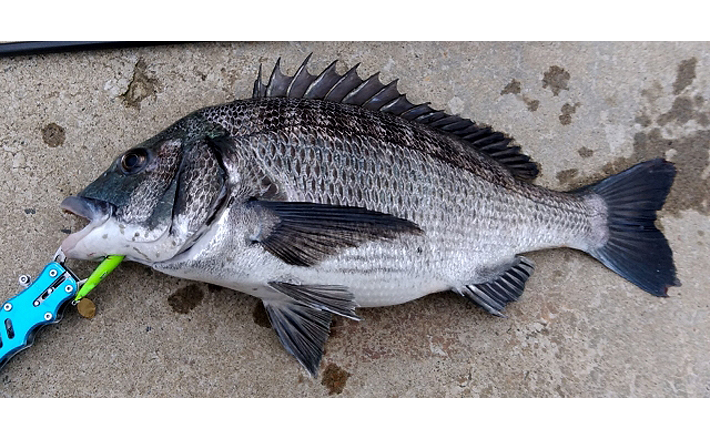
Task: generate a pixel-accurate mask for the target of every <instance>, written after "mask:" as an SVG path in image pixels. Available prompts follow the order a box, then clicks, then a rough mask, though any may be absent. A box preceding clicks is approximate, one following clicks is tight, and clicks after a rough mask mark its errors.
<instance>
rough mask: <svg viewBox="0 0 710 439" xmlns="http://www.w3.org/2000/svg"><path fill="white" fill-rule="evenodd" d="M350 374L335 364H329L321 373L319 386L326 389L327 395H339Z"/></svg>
mask: <svg viewBox="0 0 710 439" xmlns="http://www.w3.org/2000/svg"><path fill="white" fill-rule="evenodd" d="M350 376H351V375H350V373H349V372H348V371H347V370H345V369H343V368H341V367H340V366H338V365H337V364H335V363H330V364H328V366H326V368H325V371H323V379H322V380H321V384H323V385H324V386H325V387H327V388H328V394H329V395H336V394H337V395H340V394H341V393H343V389H345V384H346V383H347V382H348V378H350Z"/></svg>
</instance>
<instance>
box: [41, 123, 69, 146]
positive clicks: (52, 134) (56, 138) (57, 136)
mask: <svg viewBox="0 0 710 439" xmlns="http://www.w3.org/2000/svg"><path fill="white" fill-rule="evenodd" d="M64 140H66V134H65V133H64V128H62V127H60V126H59V125H57V124H56V123H54V122H52V123H50V124H47V126H45V127H44V128H42V141H43V142H44V143H46V144H47V145H48V146H50V147H52V148H54V147H57V146H59V145H61V144H63V143H64Z"/></svg>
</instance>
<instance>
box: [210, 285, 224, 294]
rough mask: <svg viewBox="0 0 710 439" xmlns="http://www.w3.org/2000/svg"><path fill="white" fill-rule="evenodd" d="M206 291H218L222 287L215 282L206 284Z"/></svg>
mask: <svg viewBox="0 0 710 439" xmlns="http://www.w3.org/2000/svg"><path fill="white" fill-rule="evenodd" d="M207 291H209V292H210V293H218V292H220V291H222V287H221V286H219V285H215V284H207Z"/></svg>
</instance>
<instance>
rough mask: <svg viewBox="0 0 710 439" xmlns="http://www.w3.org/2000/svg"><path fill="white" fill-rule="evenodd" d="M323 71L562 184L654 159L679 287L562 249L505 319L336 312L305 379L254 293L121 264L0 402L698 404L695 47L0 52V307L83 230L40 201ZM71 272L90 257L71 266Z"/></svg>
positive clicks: (703, 387)
mask: <svg viewBox="0 0 710 439" xmlns="http://www.w3.org/2000/svg"><path fill="white" fill-rule="evenodd" d="M310 52H314V55H313V58H312V61H311V62H312V67H311V71H312V72H313V71H316V70H317V71H320V70H321V69H323V68H325V67H326V66H327V65H328V64H329V63H330V62H331V61H332V60H333V59H336V58H337V59H340V60H341V61H342V63H341V64H340V65H339V71H340V72H343V71H345V69H346V68H349V67H351V66H353V65H354V64H356V63H358V62H360V63H362V65H361V67H360V72H361V75H363V76H365V75H369V74H371V73H374V72H376V71H381V72H382V74H381V79H382V80H383V81H385V82H387V81H389V80H392V79H394V78H400V82H399V88H400V90H401V91H402V92H405V93H407V96H408V98H409V99H410V100H411V101H413V102H414V101H418V102H422V101H431V102H432V107H435V108H440V109H445V110H447V111H449V112H452V113H457V114H460V115H462V116H465V117H469V118H472V119H474V120H477V121H480V122H484V123H487V124H490V125H492V126H493V127H494V128H495V129H497V130H501V131H503V132H506V133H508V134H510V135H511V136H513V137H514V138H515V139H516V140H517V141H518V143H520V144H521V145H522V146H523V147H524V151H525V152H526V153H528V154H530V155H531V156H532V157H533V159H534V160H536V161H537V162H539V163H540V166H541V169H542V173H541V175H540V177H539V178H538V180H537V183H538V184H541V185H544V186H546V187H549V188H553V189H559V190H566V189H571V188H575V187H578V186H580V185H583V184H586V183H589V182H591V181H594V180H596V179H599V178H601V177H603V176H606V175H609V174H611V173H614V172H618V171H621V170H623V169H625V168H626V167H628V166H630V165H632V164H634V163H637V162H639V161H642V160H646V159H650V158H654V157H658V156H661V157H666V158H667V159H669V160H671V161H673V162H675V163H676V164H677V167H678V176H677V178H676V183H675V186H674V187H673V190H672V191H671V194H670V196H669V198H668V202H667V204H666V207H665V208H664V210H663V211H662V212H661V213H660V215H659V224H660V227H662V229H663V230H664V233H665V234H666V236H667V237H668V240H669V241H670V245H671V247H672V248H673V250H674V254H675V261H676V265H677V268H678V276H679V278H680V279H681V281H682V282H683V286H682V287H680V288H672V289H671V290H670V291H669V294H670V296H671V297H670V298H666V299H662V298H657V297H653V296H651V295H649V294H646V293H644V292H643V291H641V290H640V289H638V288H636V287H634V286H633V285H631V284H630V283H628V282H626V281H625V280H624V279H622V278H620V277H619V276H617V275H616V274H614V273H612V272H611V271H609V270H608V269H606V268H605V267H603V266H602V265H601V264H599V263H598V262H596V261H594V260H593V259H592V258H590V257H588V256H586V255H584V254H582V253H579V252H576V251H572V250H567V249H561V250H550V251H544V252H537V253H533V254H529V255H528V257H530V258H531V259H532V260H534V261H535V262H536V264H537V270H536V272H535V274H534V275H533V277H532V278H531V279H530V281H529V282H528V285H527V288H526V291H525V294H523V296H522V298H521V300H520V301H519V302H516V303H513V304H511V305H509V306H508V308H507V314H508V316H509V318H507V319H502V318H495V317H491V316H490V315H488V314H486V313H485V312H484V311H482V310H481V309H478V308H476V307H475V306H473V305H471V304H469V303H467V302H466V301H465V300H464V299H463V298H460V297H457V296H455V295H453V294H439V295H433V296H429V297H426V298H423V299H420V300H417V301H414V302H410V303H407V304H404V305H399V306H394V307H390V308H374V309H361V310H359V311H358V313H359V314H360V315H361V316H362V317H363V320H362V321H361V322H353V321H350V320H346V319H342V318H336V325H335V327H334V328H333V335H332V336H331V338H330V339H329V341H328V342H327V344H326V353H325V356H324V359H323V363H322V365H321V369H320V374H319V376H318V377H317V378H315V379H313V378H310V377H309V376H308V375H307V374H306V372H305V371H304V370H303V369H302V368H301V367H300V366H299V365H298V364H297V362H296V361H295V360H294V359H293V358H292V357H291V356H289V355H288V354H287V353H286V352H285V351H284V349H283V348H282V347H281V346H280V344H279V342H278V340H277V338H276V336H275V334H274V333H273V330H272V329H270V328H269V327H268V326H269V325H268V320H267V319H266V318H265V316H264V311H263V308H262V307H261V305H260V303H259V302H258V301H257V299H254V298H252V297H250V296H247V295H244V294H241V293H236V292H232V291H228V290H224V289H221V288H215V287H212V286H207V285H204V284H199V283H195V282H190V281H185V280H180V279H176V278H171V277H168V276H164V275H162V274H160V273H156V272H153V271H152V270H150V269H149V268H146V267H144V266H140V265H137V264H130V263H126V264H123V265H122V266H120V267H119V268H118V269H117V270H116V271H115V272H114V273H113V274H112V275H111V276H109V277H108V278H107V279H106V281H105V282H104V283H102V284H101V285H100V286H99V287H98V288H97V289H96V290H95V291H94V292H93V293H92V296H91V297H92V299H93V300H94V301H95V303H96V306H97V314H96V317H95V318H93V319H91V320H87V319H84V318H82V317H80V316H79V315H78V314H77V313H76V311H75V310H72V309H70V310H69V311H68V312H67V313H66V316H65V318H64V320H63V321H62V322H61V323H60V324H58V325H55V326H52V327H50V328H48V329H45V330H44V331H42V333H41V334H40V335H39V336H38V337H37V340H36V342H35V345H34V346H33V347H32V348H30V349H29V350H26V351H24V352H22V353H20V354H19V355H18V356H16V357H15V358H13V360H12V361H11V362H10V363H9V364H8V365H7V366H6V367H5V368H4V369H3V370H2V371H0V395H2V396H6V397H7V396H22V397H28V396H35V397H37V396H77V397H83V396H109V397H110V396H129V397H131V396H134V397H135V396H176V397H177V396H319V397H320V396H334V397H355V396H362V397H364V396H373V397H379V396H382V397H385V396H392V397H397V396H399V397H402V396H422V397H424V396H432V397H438V396H463V397H476V396H506V397H507V396H511V397H512V396H517V397H524V396H540V397H547V396H550V397H557V396H567V397H572V396H577V397H583V396H584V397H586V396H617V397H626V396H635V397H650V396H671V397H672V396H682V397H709V396H710V319H709V316H710V291H709V290H708V286H707V280H708V277H709V275H708V273H709V272H710V250H709V246H710V222H708V214H709V213H710V205H709V203H708V200H709V199H710V179H709V177H710V162H709V160H708V157H709V154H708V152H709V148H710V102H709V101H710V73H709V72H710V44H707V43H642V44H638V43H583V44H573V43H560V44H558V43H547V44H539V43H535V44H526V43H476V44H470V43H249V44H247V43H235V44H227V43H218V44H186V45H177V46H153V47H144V48H130V49H124V50H110V51H97V52H78V53H66V54H48V55H35V56H23V57H14V58H3V59H0V108H2V109H3V112H2V117H0V147H1V149H0V166H1V167H2V172H0V191H1V193H2V194H3V196H2V198H0V212H1V214H2V221H0V244H1V246H2V249H3V251H2V253H0V285H2V290H0V301H4V300H5V299H7V298H10V297H11V296H12V295H14V294H15V293H16V291H17V283H16V280H17V278H18V276H19V275H20V274H23V273H27V274H31V275H33V276H34V275H36V274H37V273H38V272H39V270H40V269H41V268H42V267H43V266H44V264H45V263H46V262H47V261H48V260H49V258H50V257H51V255H52V254H53V253H54V251H55V250H56V248H57V247H58V246H59V243H60V242H61V241H62V240H63V239H64V238H65V237H66V236H67V234H68V233H71V232H73V231H76V230H78V229H79V228H80V227H82V226H83V224H84V222H83V221H81V220H79V219H77V218H75V217H73V216H71V215H68V214H65V213H62V212H61V211H60V209H59V203H60V202H61V201H62V199H63V198H64V197H65V196H67V195H70V194H75V193H77V192H78V191H80V190H81V189H82V188H83V187H84V186H86V185H87V184H88V183H89V182H91V181H92V180H93V179H94V178H96V177H97V176H98V174H99V173H100V172H102V171H103V169H105V168H106V167H107V166H108V164H109V163H110V162H111V160H112V159H113V158H114V157H115V156H117V155H118V154H119V153H121V152H123V151H124V150H126V149H128V148H129V147H131V146H133V145H135V144H137V143H139V142H141V141H142V140H144V139H146V138H148V137H150V136H152V135H153V134H155V133H157V132H159V131H160V130H162V129H163V128H165V127H167V126H168V125H169V124H171V123H172V122H174V121H175V120H177V119H178V118H180V117H182V116H184V115H186V114H187V113H188V112H190V111H193V110H196V109H198V108H201V107H204V106H207V105H212V104H218V103H221V102H225V101H228V100H231V99H233V98H234V97H235V94H234V93H235V91H236V97H238V98H246V97H249V96H250V94H251V88H252V84H253V80H254V79H255V74H256V71H257V69H258V66H259V63H263V64H264V68H265V69H266V70H269V69H270V68H271V66H272V65H273V63H274V62H275V61H276V58H278V57H279V56H280V57H282V63H283V64H282V65H283V66H284V69H285V70H286V71H287V73H290V74H291V73H293V72H294V71H295V69H296V68H297V67H298V65H299V64H300V62H301V61H302V60H303V59H304V58H305V56H306V55H307V54H308V53H310ZM70 266H71V267H73V268H75V270H76V271H77V272H79V273H81V274H83V275H87V274H88V273H89V272H90V271H91V270H92V269H93V267H94V266H95V264H91V263H86V262H78V261H73V262H71V263H70Z"/></svg>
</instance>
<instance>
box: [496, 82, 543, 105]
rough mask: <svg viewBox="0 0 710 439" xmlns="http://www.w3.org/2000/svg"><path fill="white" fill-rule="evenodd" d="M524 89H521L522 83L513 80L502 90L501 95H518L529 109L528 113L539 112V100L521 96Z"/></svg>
mask: <svg viewBox="0 0 710 439" xmlns="http://www.w3.org/2000/svg"><path fill="white" fill-rule="evenodd" d="M521 90H522V88H521V87H520V81H518V80H516V79H513V80H512V81H510V83H508V85H506V86H505V87H504V88H503V90H501V92H500V94H501V96H502V95H507V94H513V95H518V99H520V100H522V101H523V102H525V105H527V107H528V111H537V109H538V107H539V106H540V101H538V100H537V99H530V98H529V97H527V96H525V95H521V94H520V92H521Z"/></svg>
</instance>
